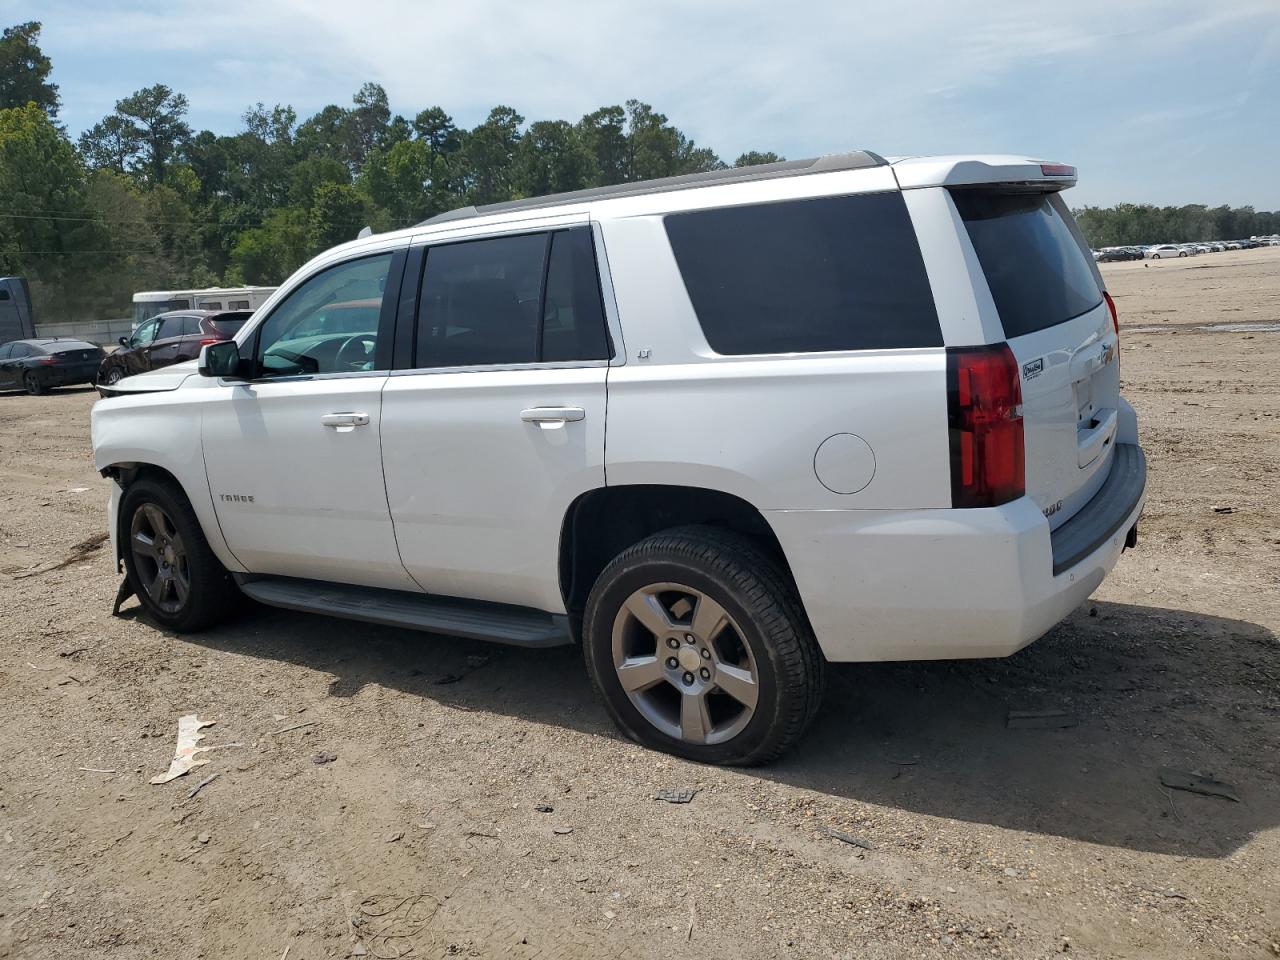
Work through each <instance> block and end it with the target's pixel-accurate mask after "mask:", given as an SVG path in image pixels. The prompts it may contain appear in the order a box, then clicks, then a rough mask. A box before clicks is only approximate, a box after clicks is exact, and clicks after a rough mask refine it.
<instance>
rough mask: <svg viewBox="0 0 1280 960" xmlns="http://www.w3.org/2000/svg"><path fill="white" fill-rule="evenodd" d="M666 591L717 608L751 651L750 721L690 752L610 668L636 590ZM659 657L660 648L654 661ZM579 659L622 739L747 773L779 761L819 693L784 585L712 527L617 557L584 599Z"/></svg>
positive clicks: (801, 618)
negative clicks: (618, 624) (677, 589)
mask: <svg viewBox="0 0 1280 960" xmlns="http://www.w3.org/2000/svg"><path fill="white" fill-rule="evenodd" d="M667 583H678V584H684V585H687V586H689V587H691V588H693V589H694V590H697V591H700V592H701V593H703V594H704V595H705V596H706V597H708V598H710V599H711V600H713V601H715V602H716V603H718V604H719V605H720V606H722V607H723V608H724V610H725V611H726V612H727V613H728V615H729V616H730V617H731V618H732V620H733V621H734V624H733V626H734V628H735V630H734V636H735V637H740V640H741V643H742V644H743V645H745V646H746V647H749V648H750V655H751V658H752V667H753V669H754V671H755V673H756V675H757V683H758V698H757V700H756V703H755V706H754V708H753V710H754V712H753V713H752V714H751V715H750V719H749V721H748V722H746V725H745V726H744V727H743V728H742V729H741V730H740V731H739V732H737V733H736V734H735V735H733V736H732V738H731V739H728V740H725V741H723V742H720V743H695V742H689V741H687V740H685V739H682V738H681V737H679V736H672V735H670V734H668V733H666V732H664V731H663V730H662V729H659V727H658V726H657V725H655V723H653V722H651V721H650V720H649V719H647V718H646V717H645V715H644V714H643V713H642V712H641V711H640V710H639V709H637V706H636V704H635V703H633V702H632V699H631V698H630V697H629V696H628V694H627V692H626V691H625V690H624V689H623V685H622V681H621V680H620V679H619V676H618V672H617V669H616V668H615V661H614V646H613V644H614V626H615V621H617V620H618V618H619V616H620V613H621V610H622V605H623V604H624V603H625V602H626V601H627V599H628V598H629V597H631V596H633V594H634V593H635V592H636V591H637V590H642V589H643V588H645V587H648V586H650V585H653V584H667ZM683 629H684V628H681V630H683ZM666 652H667V651H663V650H662V649H661V647H660V648H659V655H660V656H664V655H665V653H666ZM583 653H584V657H585V660H586V664H587V672H588V673H589V674H590V675H591V679H592V681H593V683H594V684H595V686H596V689H597V690H598V691H599V692H600V695H601V697H602V698H603V700H604V703H605V706H606V708H607V709H608V711H609V714H610V716H611V717H612V718H613V720H614V722H615V723H616V724H617V725H618V727H619V729H620V730H622V732H623V733H625V734H626V735H627V736H628V737H630V738H631V739H632V740H635V741H636V742H638V743H641V744H643V745H645V746H648V747H652V748H654V749H657V750H662V751H665V752H667V753H672V754H676V755H677V756H681V757H685V758H687V759H690V760H695V761H698V762H701V763H711V764H722V765H733V766H753V765H756V764H762V763H768V762H769V761H771V760H774V759H776V758H777V757H779V756H781V755H782V754H783V753H785V752H786V751H787V750H788V749H790V748H791V747H792V746H793V745H794V744H795V743H796V741H797V740H799V739H800V737H801V735H802V734H803V733H804V731H805V730H806V728H808V726H809V724H810V723H811V722H812V721H813V718H814V717H815V716H816V715H817V712H818V708H819V707H820V706H821V704H822V695H823V690H824V689H825V680H826V677H825V666H826V664H825V660H824V658H823V656H822V652H821V650H819V648H818V644H817V641H816V640H815V639H814V636H813V631H812V628H811V627H810V626H809V621H808V619H807V618H806V617H805V615H804V610H803V608H802V606H801V603H800V600H799V598H798V596H797V595H796V592H795V588H794V587H793V586H792V584H791V581H790V578H789V577H788V576H787V575H786V573H785V572H784V571H783V570H782V569H781V568H780V567H779V565H778V563H777V562H776V561H774V560H773V559H772V558H771V557H770V556H769V555H768V554H767V553H766V552H765V551H764V550H762V549H761V548H760V547H759V546H757V545H756V543H755V542H753V541H752V540H751V539H749V538H747V537H744V536H740V535H738V534H735V533H732V532H730V531H724V530H720V529H718V528H715V527H704V526H692V527H681V528H678V529H674V530H669V531H664V532H662V533H658V534H655V535H653V536H651V537H649V538H648V539H646V540H642V541H641V542H639V543H637V544H635V545H634V546H632V547H630V548H629V549H627V550H625V551H624V552H623V553H621V554H620V555H619V556H617V557H616V558H615V559H614V560H613V562H611V563H610V564H609V565H608V566H607V567H606V568H605V570H604V572H603V573H601V574H600V577H599V578H598V579H597V580H596V583H595V585H594V587H593V588H592V590H591V594H590V596H589V597H588V599H587V607H586V613H585V617H584V631H583ZM676 689H677V694H676V696H677V697H679V688H678V687H677V688H676ZM663 690H664V691H665V690H666V688H665V687H663Z"/></svg>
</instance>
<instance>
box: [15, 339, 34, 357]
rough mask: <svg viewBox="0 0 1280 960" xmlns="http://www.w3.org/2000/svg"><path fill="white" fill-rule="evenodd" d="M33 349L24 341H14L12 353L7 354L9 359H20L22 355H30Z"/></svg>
mask: <svg viewBox="0 0 1280 960" xmlns="http://www.w3.org/2000/svg"><path fill="white" fill-rule="evenodd" d="M34 352H35V351H33V350H32V349H31V347H30V346H28V345H27V344H25V343H15V344H14V345H13V353H11V354H10V355H9V359H11V360H21V359H22V358H23V357H30V356H32V355H33V354H34Z"/></svg>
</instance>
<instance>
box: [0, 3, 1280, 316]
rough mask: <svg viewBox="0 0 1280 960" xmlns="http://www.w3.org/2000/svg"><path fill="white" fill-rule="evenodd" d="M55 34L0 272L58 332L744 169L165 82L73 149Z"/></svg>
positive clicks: (6, 151) (538, 128)
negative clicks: (478, 225) (476, 215)
mask: <svg viewBox="0 0 1280 960" xmlns="http://www.w3.org/2000/svg"><path fill="white" fill-rule="evenodd" d="M39 37H40V24H39V23H37V22H29V23H23V24H19V25H17V26H13V27H9V28H7V29H5V30H4V32H3V35H2V36H0V271H2V272H3V273H5V274H21V275H24V276H26V277H27V278H28V279H29V280H30V281H31V284H32V290H33V295H34V297H35V299H36V309H37V311H38V315H39V317H40V318H41V319H42V320H44V321H57V320H71V319H75V320H82V319H91V318H95V319H96V318H106V317H113V316H122V315H124V314H126V313H127V312H128V307H129V303H130V299H131V297H132V294H133V293H134V292H135V291H137V290H144V289H170V288H181V287H203V286H216V285H223V284H226V285H238V284H276V283H279V282H280V281H281V280H283V279H284V278H285V277H287V276H288V275H289V274H290V273H291V272H292V271H293V270H295V269H296V268H297V267H298V266H300V265H301V264H302V263H304V262H305V261H306V260H307V259H309V258H310V257H311V256H313V255H314V254H316V253H318V252H320V251H321V250H324V249H326V248H328V247H330V246H333V245H334V244H337V243H341V242H342V241H345V240H349V239H352V238H353V237H354V236H355V235H356V234H357V233H358V232H359V231H360V229H361V228H363V227H365V226H369V227H372V228H373V230H374V231H383V230H388V229H394V228H397V227H403V226H409V225H411V224H414V223H417V222H419V221H421V220H424V219H426V218H428V217H431V216H433V215H435V214H437V213H441V212H444V211H446V210H450V209H453V208H455V207H458V206H464V205H467V204H486V203H494V202H498V201H503V200H512V199H518V198H521V197H532V196H539V195H542V194H547V193H556V192H560V191H566V190H576V189H580V188H584V187H592V186H604V185H609V184H616V183H625V182H630V181H635V180H647V179H651V178H654V177H665V176H673V175H678V174H686V173H697V172H701V171H706V170H716V169H723V168H724V167H726V166H727V165H728V164H727V163H726V162H725V161H724V160H722V159H721V158H720V157H719V156H718V155H717V154H716V153H715V151H713V150H711V149H710V148H708V147H704V146H700V145H698V144H697V143H695V142H694V141H693V140H692V139H690V138H689V137H688V136H686V135H685V134H684V133H683V132H681V131H680V130H679V129H678V128H677V127H676V126H675V125H674V124H672V123H671V121H670V120H669V119H668V118H667V116H665V115H664V114H662V113H660V112H658V111H657V110H655V109H654V108H653V107H652V106H650V105H649V104H646V103H642V102H641V101H638V100H630V101H627V102H626V103H625V104H623V105H612V106H605V107H601V108H600V109H598V110H595V111H593V112H591V113H588V114H586V115H585V116H583V117H581V118H580V119H579V120H577V121H576V122H570V121H567V120H535V121H533V122H526V119H525V118H524V117H523V116H521V115H520V113H518V112H517V111H516V110H515V109H513V108H511V107H509V106H496V107H494V108H493V109H492V110H490V111H489V114H488V116H487V117H485V119H484V120H483V121H482V122H481V123H479V124H477V125H476V126H474V127H472V128H469V129H468V128H464V127H461V126H459V125H458V124H457V123H455V121H454V120H453V118H452V117H451V116H450V115H449V114H448V113H447V112H446V111H445V110H444V109H443V108H442V107H439V106H431V107H427V108H426V109H423V110H421V111H419V112H418V113H416V114H415V115H414V116H412V117H406V116H401V115H399V114H394V113H393V112H392V111H391V108H390V105H389V103H388V100H387V94H386V91H385V90H384V89H383V88H382V87H381V86H379V85H378V84H376V83H366V84H364V85H363V86H362V87H361V88H360V89H359V90H358V91H356V93H355V95H354V96H353V97H352V100H351V104H350V105H349V106H340V105H337V104H331V105H329V106H326V107H324V108H323V109H321V110H320V111H319V112H317V113H316V114H314V115H313V116H310V117H307V118H305V119H300V118H299V116H298V114H297V112H296V111H295V110H294V108H293V107H291V106H289V105H287V104H275V105H273V106H269V107H268V106H266V105H265V104H263V103H258V104H256V105H254V106H252V107H250V108H249V109H248V110H247V111H246V112H245V113H244V116H243V118H242V119H243V128H242V129H240V130H238V131H236V132H234V133H230V134H218V133H214V132H213V131H210V130H193V129H192V128H191V126H190V124H189V123H188V120H187V114H188V102H187V98H186V97H185V96H184V95H183V94H181V93H180V92H178V91H175V90H172V89H170V88H169V87H167V86H165V85H164V84H156V85H154V86H151V87H147V88H146V89H143V90H139V91H137V92H135V93H133V94H131V95H129V96H127V97H124V98H122V99H120V100H119V101H118V102H117V103H116V105H115V109H114V110H112V112H111V113H109V114H108V115H107V116H105V117H103V118H102V119H101V120H100V121H99V122H98V123H96V124H94V125H93V126H92V127H91V128H90V129H88V130H86V131H84V132H83V133H82V134H81V135H80V136H79V137H78V138H76V139H75V141H74V142H73V141H72V139H71V138H70V137H69V136H68V134H67V131H66V130H65V128H64V127H63V126H62V125H61V124H60V123H59V120H58V113H59V110H60V108H61V98H60V94H59V91H58V87H57V85H56V84H55V83H53V82H51V80H50V75H51V72H52V63H51V62H50V60H49V58H48V57H47V56H46V55H45V54H44V53H43V52H42V51H41V49H40V46H39ZM781 159H782V157H780V156H778V155H777V154H775V153H771V152H767V151H751V152H748V153H744V154H742V155H741V156H739V157H737V158H736V159H735V160H734V161H733V165H734V166H743V165H747V164H758V163H770V162H773V161H776V160H781ZM1079 216H1080V221H1081V226H1082V227H1083V228H1084V230H1085V233H1086V235H1087V236H1088V238H1089V240H1090V243H1091V244H1093V245H1094V246H1100V245H1114V244H1124V243H1144V242H1146V243H1156V242H1173V241H1178V240H1184V239H1185V240H1194V239H1208V238H1210V237H1231V236H1238V235H1246V236H1247V235H1248V234H1250V233H1267V232H1274V231H1277V230H1280V222H1278V221H1280V214H1262V213H1255V212H1254V211H1253V210H1252V209H1250V208H1244V209H1235V210H1232V209H1228V208H1226V207H1221V208H1217V209H1214V210H1210V209H1207V208H1205V207H1181V208H1159V209H1158V208H1155V207H1146V206H1134V205H1131V204H1121V205H1119V206H1117V207H1113V208H1110V209H1105V210H1103V209H1096V208H1086V209H1084V210H1082V211H1080V212H1079Z"/></svg>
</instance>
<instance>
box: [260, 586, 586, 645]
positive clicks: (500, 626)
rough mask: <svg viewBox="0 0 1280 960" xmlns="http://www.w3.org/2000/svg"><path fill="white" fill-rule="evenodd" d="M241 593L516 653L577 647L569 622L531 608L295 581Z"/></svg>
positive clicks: (262, 600) (278, 604)
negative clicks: (514, 649) (508, 647)
mask: <svg viewBox="0 0 1280 960" xmlns="http://www.w3.org/2000/svg"><path fill="white" fill-rule="evenodd" d="M236 579H237V580H239V579H240V578H239V577H237V578H236ZM240 589H241V590H242V591H243V592H244V594H245V596H247V597H250V598H252V599H254V600H257V601H258V602H259V603H265V604H267V606H271V607H282V608H284V609H285V610H300V611H302V612H304V613H320V614H326V615H328V616H331V617H342V618H344V619H347V620H361V621H363V622H365V623H377V624H382V625H383V626H387V627H404V628H406V629H409V630H425V631H427V632H428V633H443V634H447V635H449V636H453V637H467V638H469V639H473V640H492V641H494V642H496V643H508V644H511V645H512V646H516V647H559V646H564V645H566V644H571V643H573V638H572V637H571V636H570V634H569V627H568V619H567V618H566V617H563V616H560V617H556V616H553V615H552V614H549V613H543V612H542V611H540V610H531V609H529V608H528V607H511V606H507V605H505V604H500V603H484V602H482V601H479V600H457V599H453V598H442V597H436V596H431V595H429V594H425V593H408V592H406V591H403V590H381V589H378V588H377V587H357V586H353V585H351V584H346V583H325V582H323V581H319V580H297V579H293V578H291V577H260V578H257V579H253V580H250V579H245V580H243V581H241V582H240Z"/></svg>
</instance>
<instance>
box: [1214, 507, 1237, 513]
mask: <svg viewBox="0 0 1280 960" xmlns="http://www.w3.org/2000/svg"><path fill="white" fill-rule="evenodd" d="M1213 512H1214V513H1235V512H1236V508H1235V507H1214V508H1213Z"/></svg>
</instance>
